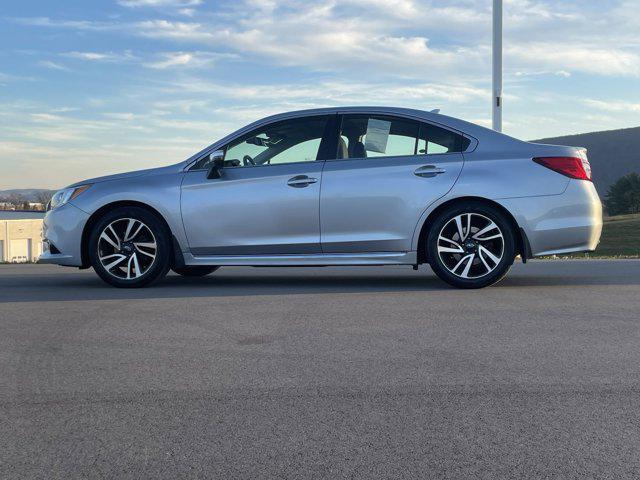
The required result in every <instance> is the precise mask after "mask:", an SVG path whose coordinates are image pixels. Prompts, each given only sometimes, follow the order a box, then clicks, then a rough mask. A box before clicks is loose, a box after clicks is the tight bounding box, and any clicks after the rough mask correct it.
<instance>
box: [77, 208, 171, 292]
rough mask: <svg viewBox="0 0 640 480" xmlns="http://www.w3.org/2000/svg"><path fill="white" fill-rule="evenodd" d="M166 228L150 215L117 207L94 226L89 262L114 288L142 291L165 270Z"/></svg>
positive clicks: (167, 256)
mask: <svg viewBox="0 0 640 480" xmlns="http://www.w3.org/2000/svg"><path fill="white" fill-rule="evenodd" d="M169 238H170V235H169V232H167V227H166V226H165V225H164V223H163V222H162V220H160V219H159V218H158V217H157V216H156V215H155V214H153V213H152V212H150V211H148V210H146V209H144V208H140V207H133V206H132V207H121V208H115V209H114V210H112V211H110V212H108V213H107V214H106V215H104V216H103V217H102V218H101V219H100V220H98V221H97V222H96V224H95V225H94V227H93V230H92V231H91V235H90V237H89V259H90V261H91V265H92V266H93V269H94V270H95V271H96V273H97V274H98V275H99V276H100V278H102V280H104V281H105V282H107V283H109V284H111V285H113V286H115V287H124V288H127V287H143V286H146V285H149V284H150V283H152V282H154V281H156V280H159V279H160V278H162V277H164V276H165V275H166V273H167V271H168V270H169V262H170V259H171V243H170V240H169Z"/></svg>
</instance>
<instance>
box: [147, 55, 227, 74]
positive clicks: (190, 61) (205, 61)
mask: <svg viewBox="0 0 640 480" xmlns="http://www.w3.org/2000/svg"><path fill="white" fill-rule="evenodd" d="M158 56H159V57H160V59H159V60H156V61H152V62H147V63H145V64H144V66H145V67H148V68H154V69H157V70H164V69H167V68H203V67H208V66H211V65H212V64H213V63H214V62H215V61H216V60H219V59H221V58H226V59H229V58H236V55H232V54H225V53H215V52H198V51H196V52H165V53H160V54H159V55H158Z"/></svg>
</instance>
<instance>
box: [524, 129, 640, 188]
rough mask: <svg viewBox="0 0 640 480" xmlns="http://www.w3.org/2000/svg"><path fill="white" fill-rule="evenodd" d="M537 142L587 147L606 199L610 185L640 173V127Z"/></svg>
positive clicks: (595, 181)
mask: <svg viewBox="0 0 640 480" xmlns="http://www.w3.org/2000/svg"><path fill="white" fill-rule="evenodd" d="M533 141H534V142H537V143H549V144H554V145H569V146H573V147H586V148H587V149H588V150H589V153H588V155H589V162H590V163H591V166H592V169H593V181H594V183H595V185H596V188H597V189H598V193H599V194H600V196H601V197H602V198H603V199H604V196H605V195H606V193H607V190H608V189H609V186H610V185H611V184H612V183H614V182H615V181H616V180H618V179H619V178H620V177H622V176H624V175H626V174H627V173H631V172H637V173H640V127H637V128H625V129H622V130H609V131H605V132H593V133H583V134H580V135H569V136H566V137H556V138H543V139H541V140H533Z"/></svg>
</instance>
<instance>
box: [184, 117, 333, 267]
mask: <svg viewBox="0 0 640 480" xmlns="http://www.w3.org/2000/svg"><path fill="white" fill-rule="evenodd" d="M329 119H330V116H314V117H303V118H296V119H290V120H285V121H280V122H276V123H272V124H268V125H266V126H263V127H259V128H257V129H256V130H253V131H251V132H249V133H247V134H245V135H242V136H241V137H239V138H237V139H235V140H232V141H231V142H230V143H229V144H228V145H227V146H225V148H224V150H225V157H224V168H223V169H222V175H221V176H220V178H212V179H209V178H207V172H208V167H209V165H208V158H203V159H202V160H201V161H199V162H196V164H195V165H194V167H193V168H192V169H190V170H189V171H188V172H187V173H186V174H185V176H184V179H183V182H182V195H181V208H182V219H183V223H184V228H185V232H186V236H187V239H188V242H189V248H190V250H191V253H192V254H193V255H195V256H202V255H243V256H244V255H270V254H302V253H318V252H320V228H319V222H320V219H319V199H320V181H321V175H322V164H323V162H322V161H321V160H318V159H319V158H320V157H321V156H322V155H321V154H320V152H322V151H323V150H324V148H325V147H324V143H323V138H324V137H325V130H326V129H327V128H328V123H329ZM333 128H334V129H335V127H333Z"/></svg>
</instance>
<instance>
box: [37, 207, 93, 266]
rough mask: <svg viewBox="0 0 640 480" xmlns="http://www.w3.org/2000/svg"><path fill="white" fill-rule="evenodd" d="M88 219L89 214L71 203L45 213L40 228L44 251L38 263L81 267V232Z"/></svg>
mask: <svg viewBox="0 0 640 480" xmlns="http://www.w3.org/2000/svg"><path fill="white" fill-rule="evenodd" d="M88 219H89V214H87V213H86V212H84V211H82V210H80V209H79V208H78V207H76V206H74V205H73V204H71V203H66V204H64V205H62V206H61V207H58V208H56V209H54V210H50V211H49V212H47V214H46V215H45V217H44V223H43V227H42V237H43V244H44V251H43V252H42V255H40V257H39V258H38V261H39V262H41V263H54V264H57V265H66V266H70V267H80V266H82V231H83V230H84V226H85V224H86V223H87V220H88ZM52 246H53V247H54V248H55V250H54V252H55V253H54V252H52V250H53V249H54V248H52Z"/></svg>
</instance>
